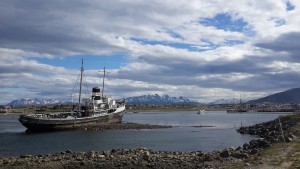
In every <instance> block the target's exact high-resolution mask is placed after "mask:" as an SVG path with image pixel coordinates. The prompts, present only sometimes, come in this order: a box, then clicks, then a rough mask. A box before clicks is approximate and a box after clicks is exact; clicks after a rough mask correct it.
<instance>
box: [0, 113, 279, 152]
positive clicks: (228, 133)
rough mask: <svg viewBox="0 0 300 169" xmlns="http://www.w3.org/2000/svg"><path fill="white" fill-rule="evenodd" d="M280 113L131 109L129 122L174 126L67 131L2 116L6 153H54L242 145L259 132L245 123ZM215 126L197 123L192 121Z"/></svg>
mask: <svg viewBox="0 0 300 169" xmlns="http://www.w3.org/2000/svg"><path fill="white" fill-rule="evenodd" d="M279 115H281V114H280V113H260V114H258V113H254V114H250V113H248V114H227V113H226V112H206V113H205V114H200V115H199V114H196V112H143V113H126V114H124V116H123V121H126V122H135V123H143V124H159V125H172V126H176V127H174V128H168V129H152V130H108V131H65V132H51V133H36V134H26V133H24V131H25V130H26V129H25V128H24V127H23V126H22V125H21V124H20V123H19V122H18V116H17V115H0V157H10V156H19V155H24V154H34V155H37V154H49V153H56V152H61V151H65V150H68V149H69V150H72V151H103V150H110V149H112V148H115V149H116V148H138V147H146V148H150V149H154V150H166V151H199V150H201V151H213V150H221V149H224V148H226V147H230V146H233V147H237V146H240V145H243V144H244V143H245V142H248V141H250V140H251V139H253V138H254V136H249V135H240V134H238V133H237V132H236V129H237V128H238V127H240V126H241V125H243V126H246V125H253V124H257V123H260V122H265V121H269V120H273V119H275V118H276V117H278V116H279ZM200 125H202V126H203V125H205V126H214V127H203V128H199V127H191V126H200Z"/></svg>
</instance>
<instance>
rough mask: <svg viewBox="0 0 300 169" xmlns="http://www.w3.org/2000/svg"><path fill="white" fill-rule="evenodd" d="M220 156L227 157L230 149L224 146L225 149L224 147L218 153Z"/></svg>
mask: <svg viewBox="0 0 300 169" xmlns="http://www.w3.org/2000/svg"><path fill="white" fill-rule="evenodd" d="M220 156H221V157H222V158H227V157H229V156H230V151H229V150H228V149H227V148H226V149H224V150H223V151H222V152H221V153H220Z"/></svg>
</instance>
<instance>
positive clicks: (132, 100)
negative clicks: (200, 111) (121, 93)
mask: <svg viewBox="0 0 300 169" xmlns="http://www.w3.org/2000/svg"><path fill="white" fill-rule="evenodd" d="M125 101H126V103H127V104H156V105H158V104H199V103H198V102H194V101H191V100H190V99H188V98H186V97H182V96H179V97H170V96H169V95H163V96H159V95H158V94H155V95H142V96H134V97H128V98H127V99H125Z"/></svg>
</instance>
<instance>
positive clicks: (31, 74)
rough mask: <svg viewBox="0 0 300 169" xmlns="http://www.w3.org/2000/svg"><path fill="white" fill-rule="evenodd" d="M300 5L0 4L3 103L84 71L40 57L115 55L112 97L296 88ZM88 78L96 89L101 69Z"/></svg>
mask: <svg viewBox="0 0 300 169" xmlns="http://www.w3.org/2000/svg"><path fill="white" fill-rule="evenodd" d="M233 4H234V5H233ZM235 4H238V5H235ZM299 6H300V4H299V2H298V1H296V0H290V1H276V2H274V1H272V0H266V1H251V0H245V1H238V0H233V1H230V2H227V1H224V2H223V1H199V0H191V1H185V0H178V1H176V2H174V1H171V0H166V1H159V0H154V1H151V2H150V1H123V0H119V1H109V0H103V1H101V2H100V1H99V2H98V1H93V0H85V1H82V0H74V1H72V3H70V2H67V1H58V0H53V1H49V2H48V1H47V2H40V1H37V0H28V1H26V2H24V1H21V0H13V1H1V2H0V20H1V25H0V37H1V38H0V79H1V81H4V82H5V83H2V84H0V87H1V90H0V92H1V93H2V94H3V96H4V98H6V99H5V100H0V103H5V102H8V101H10V100H13V99H14V98H17V97H19V98H22V97H24V96H30V97H62V95H65V96H67V95H70V91H72V89H73V87H74V81H76V75H77V73H78V71H77V70H73V69H68V68H66V67H67V66H63V65H62V66H61V65H60V66H58V65H55V64H51V65H50V63H47V62H43V63H42V62H41V60H40V59H41V58H47V59H52V60H56V59H61V58H67V57H78V56H82V57H89V56H90V55H93V56H94V57H103V56H110V57H114V56H115V54H116V53H122V54H124V56H125V57H127V58H126V61H128V62H126V63H123V64H120V63H116V64H115V65H121V66H119V67H117V68H115V69H111V70H110V71H111V72H112V73H111V74H109V75H108V80H107V83H108V88H107V92H108V93H110V94H112V95H118V96H120V97H127V96H133V95H138V94H144V93H147V94H155V93H158V94H170V95H172V94H174V95H176V96H178V95H184V96H186V97H191V98H195V99H199V100H214V99H215V100H216V99H219V98H218V97H221V98H231V97H232V95H239V94H238V93H245V95H247V97H254V96H255V97H258V96H262V95H265V94H267V93H272V92H275V91H276V92H277V91H280V90H285V89H289V88H293V87H298V84H297V82H298V80H299V79H298V77H300V76H299V73H298V71H297V70H299V66H300V65H299V59H298V58H299V57H298V56H299V52H300V51H299V49H300V44H299V40H298V39H299V38H300V33H299V31H298V30H299V29H300V24H299V23H300V19H299V15H300V10H299ZM62 60H63V59H62ZM117 60H118V59H115V60H113V62H118V61H117ZM65 64H71V63H65ZM85 73H86V79H87V83H88V85H89V87H91V86H95V85H99V83H98V82H99V81H101V80H100V79H99V73H98V72H97V70H88V71H86V72H85ZM109 86H110V87H109ZM17 91H18V92H17ZM17 93H19V94H17ZM218 95H219V96H218Z"/></svg>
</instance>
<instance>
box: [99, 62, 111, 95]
mask: <svg viewBox="0 0 300 169" xmlns="http://www.w3.org/2000/svg"><path fill="white" fill-rule="evenodd" d="M99 72H102V71H99ZM106 73H110V72H108V71H106V70H105V66H104V70H103V81H102V94H101V95H102V98H103V91H104V81H105V75H106Z"/></svg>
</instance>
